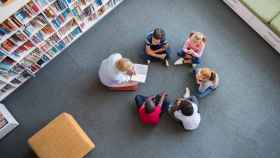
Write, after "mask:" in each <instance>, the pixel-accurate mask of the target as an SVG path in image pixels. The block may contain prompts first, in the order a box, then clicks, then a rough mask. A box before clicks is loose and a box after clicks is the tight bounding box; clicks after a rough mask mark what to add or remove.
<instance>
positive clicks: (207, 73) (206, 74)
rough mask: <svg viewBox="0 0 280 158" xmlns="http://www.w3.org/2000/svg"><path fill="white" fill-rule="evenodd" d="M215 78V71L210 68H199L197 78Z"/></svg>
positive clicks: (207, 79)
mask: <svg viewBox="0 0 280 158" xmlns="http://www.w3.org/2000/svg"><path fill="white" fill-rule="evenodd" d="M215 78H216V72H215V71H213V70H211V69H210V68H201V69H200V71H199V73H198V74H197V80H199V81H201V82H204V81H214V80H215Z"/></svg>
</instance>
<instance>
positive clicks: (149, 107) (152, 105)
mask: <svg viewBox="0 0 280 158" xmlns="http://www.w3.org/2000/svg"><path fill="white" fill-rule="evenodd" d="M155 107H156V106H155V103H154V102H153V100H151V99H146V100H145V111H146V113H148V114H149V113H152V112H153V111H154V110H155Z"/></svg>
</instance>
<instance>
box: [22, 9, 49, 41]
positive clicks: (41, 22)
mask: <svg viewBox="0 0 280 158" xmlns="http://www.w3.org/2000/svg"><path fill="white" fill-rule="evenodd" d="M47 24H48V21H47V19H46V18H45V17H44V16H43V14H39V15H38V16H36V17H35V18H34V19H33V20H32V21H30V23H28V24H27V25H26V26H25V27H24V30H23V31H24V33H26V34H27V35H28V36H29V37H31V36H33V35H34V34H35V33H37V32H38V31H39V30H41V29H42V28H43V27H44V26H46V25H47Z"/></svg>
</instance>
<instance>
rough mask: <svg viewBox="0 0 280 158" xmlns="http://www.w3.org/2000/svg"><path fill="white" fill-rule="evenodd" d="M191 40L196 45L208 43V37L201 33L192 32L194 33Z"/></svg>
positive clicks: (191, 34) (190, 36)
mask: <svg viewBox="0 0 280 158" xmlns="http://www.w3.org/2000/svg"><path fill="white" fill-rule="evenodd" d="M189 38H190V39H191V41H192V43H194V44H198V43H202V42H203V43H205V42H206V37H205V36H204V34H203V33H201V32H192V33H190V35H189Z"/></svg>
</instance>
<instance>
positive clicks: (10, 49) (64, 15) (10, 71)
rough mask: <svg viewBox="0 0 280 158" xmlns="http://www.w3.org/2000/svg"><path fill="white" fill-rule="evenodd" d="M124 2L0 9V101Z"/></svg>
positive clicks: (34, 3)
mask: <svg viewBox="0 0 280 158" xmlns="http://www.w3.org/2000/svg"><path fill="white" fill-rule="evenodd" d="M123 1H124V0H16V1H14V2H13V3H10V4H8V5H6V6H5V5H4V6H0V11H1V14H0V101H2V100H3V99H4V98H6V97H7V96H8V95H9V94H11V93H12V92H14V91H15V90H16V89H17V88H18V87H20V86H21V85H22V84H23V83H25V82H26V81H27V80H28V79H30V78H32V77H34V76H35V74H36V73H37V72H38V71H39V70H40V69H42V68H43V67H44V66H46V65H47V64H48V63H49V62H50V61H51V60H53V59H54V58H55V57H56V56H57V55H59V54H61V52H62V51H63V50H65V49H66V48H67V47H68V46H69V45H71V44H72V43H73V42H74V41H75V40H77V39H78V38H79V37H81V35H83V34H84V33H85V32H86V31H88V30H89V29H90V28H91V27H93V26H94V25H95V24H96V23H97V22H98V21H99V20H101V19H102V18H103V17H105V16H106V15H107V14H108V13H110V12H111V11H112V10H113V9H114V8H116V7H117V6H118V5H119V4H121V3H122V2H123Z"/></svg>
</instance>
